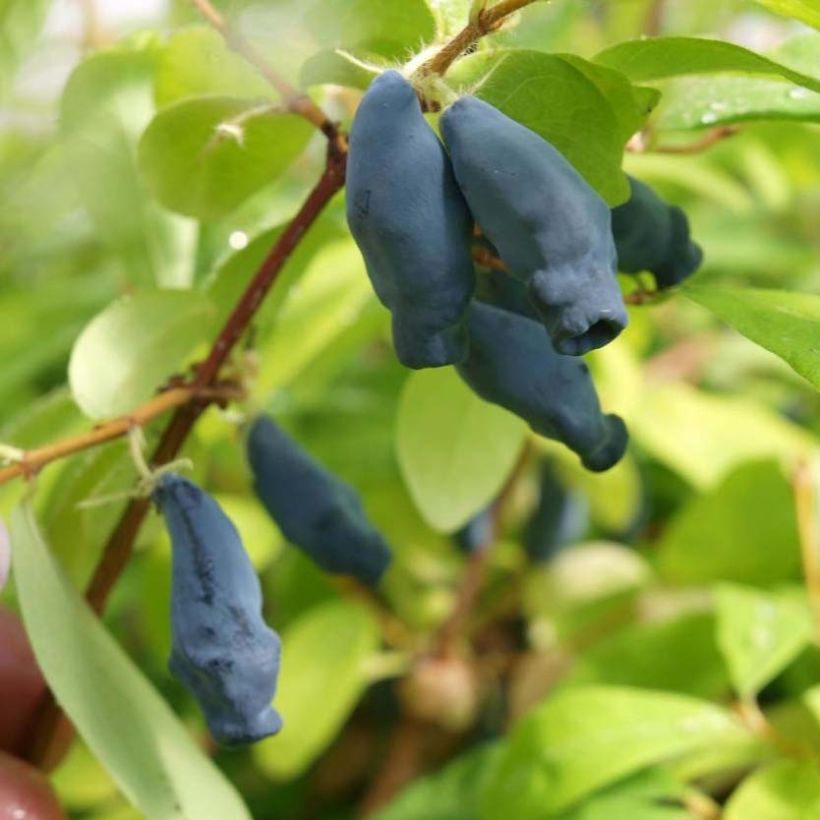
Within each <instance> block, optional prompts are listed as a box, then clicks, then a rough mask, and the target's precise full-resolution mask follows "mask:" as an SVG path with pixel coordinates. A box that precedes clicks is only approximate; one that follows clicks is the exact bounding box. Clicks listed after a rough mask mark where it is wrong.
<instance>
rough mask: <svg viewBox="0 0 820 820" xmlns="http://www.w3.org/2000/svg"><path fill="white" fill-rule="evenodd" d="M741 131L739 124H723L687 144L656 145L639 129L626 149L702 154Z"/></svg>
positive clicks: (658, 152) (633, 151) (639, 152)
mask: <svg viewBox="0 0 820 820" xmlns="http://www.w3.org/2000/svg"><path fill="white" fill-rule="evenodd" d="M739 132H740V127H739V126H737V125H722V126H721V127H720V128H713V129H712V130H711V131H707V132H706V133H705V134H704V135H703V136H702V137H701V138H700V139H698V140H695V141H694V142H690V143H686V144H685V145H654V144H653V143H652V140H651V138H650V139H647V134H646V133H645V132H643V131H639V132H638V133H637V134H635V136H634V137H632V139H631V140H629V142H628V143H627V144H626V150H627V151H629V152H630V153H632V154H646V153H653V154H683V155H689V154H701V153H703V152H704V151H708V150H709V149H710V148H711V147H712V146H713V145H716V144H717V143H719V142H722V141H723V140H725V139H729V137H733V136H735V135H736V134H738V133H739Z"/></svg>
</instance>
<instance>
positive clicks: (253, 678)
mask: <svg viewBox="0 0 820 820" xmlns="http://www.w3.org/2000/svg"><path fill="white" fill-rule="evenodd" d="M153 499H154V502H155V503H156V505H157V506H158V507H159V510H160V512H161V513H162V515H163V517H164V519H165V524H166V526H167V527H168V532H169V533H170V536H171V545H172V549H173V574H172V584H171V634H172V649H171V658H170V661H169V667H170V670H171V673H172V674H173V675H174V677H176V678H177V679H178V680H179V681H180V682H181V683H182V684H183V685H184V686H185V687H186V688H187V689H188V690H189V691H190V692H191V694H192V695H193V696H194V697H195V698H196V699H197V701H198V702H199V705H200V707H201V708H202V711H203V713H204V714H205V719H206V721H207V723H208V727H209V728H210V730H211V733H212V734H213V736H214V738H215V739H216V740H217V741H218V742H219V743H223V744H225V745H229V746H234V745H240V744H245V743H253V742H254V741H257V740H260V739H261V738H263V737H267V736H268V735H274V734H276V733H277V732H278V731H279V730H280V729H281V728H282V719H281V717H280V716H279V714H278V713H277V712H276V710H275V709H273V707H272V706H271V701H272V700H273V696H274V694H275V693H276V684H277V676H278V673H279V657H280V641H279V638H278V636H277V635H276V633H275V632H274V631H273V630H272V629H271V628H270V627H268V626H267V624H266V623H265V622H264V621H263V620H262V593H261V590H260V587H259V579H258V578H257V576H256V573H255V572H254V569H253V566H252V565H251V562H250V559H249V558H248V555H247V553H246V552H245V548H244V547H243V545H242V541H241V539H240V537H239V533H238V532H237V531H236V527H234V525H233V523H232V522H231V520H230V519H229V518H228V517H227V516H226V515H225V513H224V512H223V511H222V509H221V508H220V506H219V505H218V504H217V503H216V501H214V499H213V498H211V497H210V496H209V495H208V494H207V493H205V492H204V491H203V490H201V489H200V488H199V487H197V486H196V484H194V483H193V482H191V481H188V480H187V479H185V478H182V477H181V476H178V475H173V474H168V475H165V476H163V477H162V478H161V479H160V480H159V483H158V484H157V487H156V489H155V490H154V494H153Z"/></svg>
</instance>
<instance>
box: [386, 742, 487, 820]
mask: <svg viewBox="0 0 820 820" xmlns="http://www.w3.org/2000/svg"><path fill="white" fill-rule="evenodd" d="M499 753H500V747H499V745H498V744H493V743H488V744H484V745H483V746H479V747H478V748H474V749H473V750H472V751H470V752H467V753H466V754H463V755H461V756H460V757H458V758H456V760H454V761H453V762H452V763H449V764H448V765H447V766H446V767H445V768H444V769H443V770H442V771H440V772H436V773H435V774H431V775H428V776H427V777H422V778H419V779H418V780H415V781H413V782H412V783H411V784H410V785H409V786H408V787H407V788H406V789H405V790H404V791H402V792H400V793H399V796H398V797H397V798H396V799H395V800H394V801H393V802H392V803H390V805H389V806H388V807H387V808H386V809H383V810H382V811H380V812H378V813H377V814H376V815H374V817H373V820H419V818H421V817H423V818H424V820H476V818H477V817H478V815H479V793H480V784H481V782H482V780H483V779H484V777H485V776H486V774H487V772H488V771H489V769H490V767H491V766H492V764H493V761H494V760H495V758H496V757H497V756H498V754H499Z"/></svg>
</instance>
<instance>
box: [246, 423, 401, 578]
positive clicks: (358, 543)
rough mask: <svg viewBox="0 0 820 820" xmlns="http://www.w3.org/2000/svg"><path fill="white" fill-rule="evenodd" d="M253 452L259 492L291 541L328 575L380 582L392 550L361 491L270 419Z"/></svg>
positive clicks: (258, 428)
mask: <svg viewBox="0 0 820 820" xmlns="http://www.w3.org/2000/svg"><path fill="white" fill-rule="evenodd" d="M247 451H248V461H249V463H250V466H251V470H252V471H253V476H254V489H255V490H256V494H257V495H258V496H259V498H260V500H261V501H262V503H263V504H264V505H265V508H266V509H267V511H268V513H269V514H270V516H271V517H272V518H273V520H274V521H275V522H276V523H277V525H278V526H279V529H281V530H282V533H283V534H284V535H285V537H286V538H287V539H288V540H289V541H291V542H292V543H293V544H295V545H296V546H297V547H299V548H301V549H302V550H303V551H304V552H305V553H307V555H309V556H310V557H311V558H312V559H313V560H314V561H315V562H316V563H317V564H318V565H319V566H320V567H321V568H322V569H324V570H325V571H326V572H331V573H339V574H342V575H352V576H353V577H355V578H358V579H359V580H360V581H362V582H363V583H365V584H369V585H375V584H376V583H378V581H379V579H380V578H381V577H382V575H383V574H384V572H385V570H386V569H387V567H388V565H389V564H390V558H391V553H390V548H389V547H388V545H387V543H386V542H385V540H384V539H383V538H382V536H381V534H380V533H379V532H378V531H377V530H376V529H375V527H374V526H373V525H372V524H371V523H370V521H368V519H367V516H366V515H365V512H364V508H363V507H362V502H361V500H360V498H359V496H358V494H357V493H356V491H355V490H354V489H353V488H352V487H351V486H350V485H348V484H346V483H345V482H343V481H342V480H341V479H339V478H338V477H337V476H335V475H333V474H332V473H331V472H329V471H328V470H326V469H325V468H324V467H323V466H322V465H321V464H319V463H318V462H317V461H315V460H314V459H313V458H312V457H311V456H310V455H309V454H308V453H306V452H305V450H304V449H302V447H300V446H299V445H298V444H297V443H296V442H295V441H294V440H293V439H292V438H291V437H290V436H288V435H287V434H286V433H285V432H284V431H283V430H282V429H280V428H279V427H278V426H277V425H276V424H275V423H274V422H273V421H272V420H271V419H270V418H268V417H267V416H259V417H258V418H257V419H256V420H255V421H254V423H253V425H252V426H251V429H250V433H249V435H248V446H247Z"/></svg>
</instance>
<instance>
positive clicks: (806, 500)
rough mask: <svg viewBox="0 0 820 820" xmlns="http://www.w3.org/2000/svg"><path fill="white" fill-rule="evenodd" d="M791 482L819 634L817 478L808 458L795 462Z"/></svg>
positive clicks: (816, 629)
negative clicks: (796, 463)
mask: <svg viewBox="0 0 820 820" xmlns="http://www.w3.org/2000/svg"><path fill="white" fill-rule="evenodd" d="M792 485H793V487H794V500H795V506H796V509H797V530H798V532H799V534H800V550H801V554H802V558H803V572H804V574H805V576H806V586H807V587H808V591H809V603H810V604H811V608H812V612H813V613H814V623H815V631H816V635H817V636H818V637H820V509H819V508H818V497H817V482H816V480H815V476H814V472H813V470H812V466H811V464H810V462H809V461H807V460H805V459H803V460H801V461H800V463H799V464H798V465H797V468H796V469H795V471H794V475H793V478H792Z"/></svg>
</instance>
